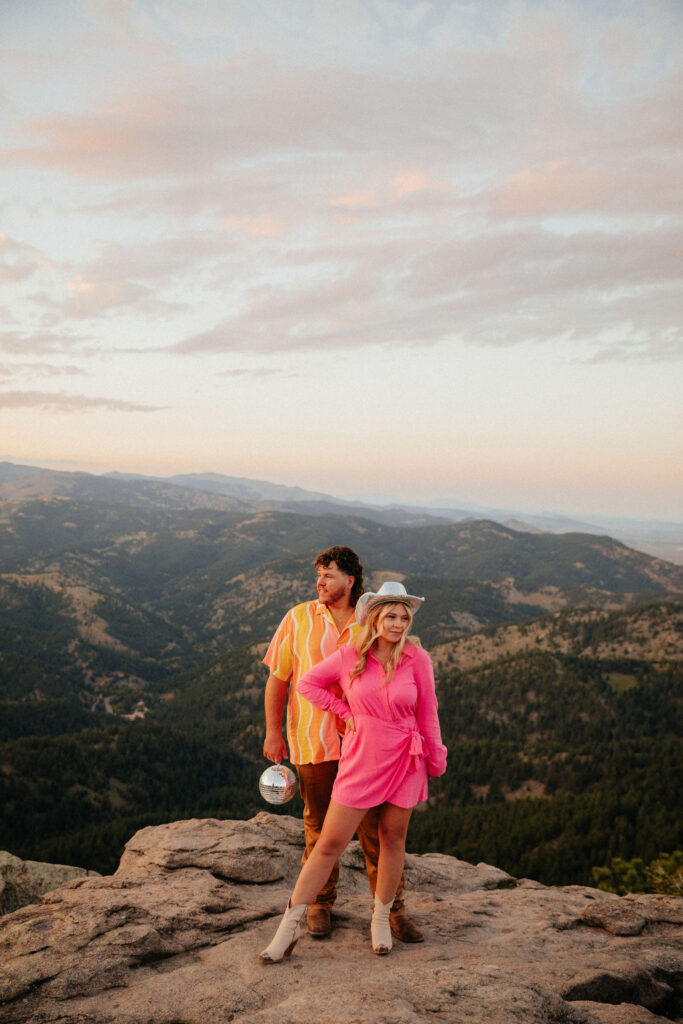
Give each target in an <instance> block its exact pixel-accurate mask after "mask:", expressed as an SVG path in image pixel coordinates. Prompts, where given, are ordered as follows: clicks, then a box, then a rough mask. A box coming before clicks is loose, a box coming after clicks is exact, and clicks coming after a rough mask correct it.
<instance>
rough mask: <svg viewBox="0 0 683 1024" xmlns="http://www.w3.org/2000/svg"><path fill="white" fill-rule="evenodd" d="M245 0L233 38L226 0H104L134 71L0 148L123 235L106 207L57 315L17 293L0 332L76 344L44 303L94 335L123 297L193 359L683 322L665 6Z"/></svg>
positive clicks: (9, 341) (643, 334)
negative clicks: (650, 12) (263, 1)
mask: <svg viewBox="0 0 683 1024" xmlns="http://www.w3.org/2000/svg"><path fill="white" fill-rule="evenodd" d="M237 6H238V7H239V10H237V9H236V10H235V11H234V12H233V15H234V17H233V18H232V19H231V23H230V33H225V32H221V31H217V27H218V28H222V27H224V11H223V9H222V5H221V4H220V3H219V2H217V0H213V2H211V3H209V4H207V5H205V8H206V9H205V10H204V11H203V12H202V13H201V14H198V15H196V16H192V17H191V16H190V9H189V8H188V7H187V6H185V5H183V4H178V3H160V4H158V5H155V9H154V17H152V16H151V14H150V9H149V7H148V6H147V5H144V4H139V3H135V2H133V0H126V3H125V4H117V3H115V2H114V0H88V5H87V9H86V13H87V16H88V17H89V18H90V19H94V22H95V24H96V25H97V26H98V30H97V31H99V26H104V27H105V29H106V30H109V29H112V32H113V40H114V41H113V42H112V47H113V49H114V50H115V51H116V53H117V54H118V56H119V57H120V58H121V59H122V60H123V59H124V57H125V63H122V64H121V67H122V68H125V69H126V70H127V71H129V72H130V74H126V75H123V73H122V72H120V73H119V76H118V77H116V76H115V77H113V78H112V79H111V85H108V84H107V82H108V79H107V76H106V75H102V76H100V77H99V78H98V81H99V82H100V83H101V85H100V87H99V91H98V92H97V93H92V94H89V95H88V98H87V101H84V100H83V99H82V98H81V100H80V102H78V103H75V102H74V103H73V104H68V103H62V106H61V108H59V107H58V106H57V104H43V106H42V108H41V109H40V110H39V111H37V112H36V113H35V114H34V115H33V116H25V117H24V118H23V120H22V123H21V124H20V125H18V126H17V129H16V131H15V135H14V138H13V140H12V141H11V142H10V143H9V144H8V145H7V148H6V149H5V151H4V153H3V155H2V157H1V158H0V159H1V160H2V161H4V164H5V166H6V167H8V168H18V169H19V170H20V171H21V172H23V170H24V169H29V170H30V169H31V168H36V167H37V168H45V167H48V168H50V169H51V174H50V181H51V183H54V187H55V190H56V192H57V194H59V186H60V185H63V184H64V183H65V182H66V183H67V187H66V188H65V190H64V192H63V193H61V194H62V195H63V196H64V197H67V196H69V195H72V193H70V191H69V189H71V188H73V183H74V181H76V183H77V188H78V200H77V202H75V203H73V207H72V213H73V215H74V217H76V216H81V217H83V216H84V215H85V216H87V217H88V218H90V217H91V216H92V219H93V220H94V221H96V223H97V225H98V229H97V230H99V229H100V227H102V230H103V232H104V231H106V225H107V224H109V228H108V230H109V232H110V234H109V236H108V237H106V234H103V235H102V236H99V235H96V233H95V229H94V228H93V229H91V230H92V237H91V253H90V254H89V255H88V256H86V257H82V258H80V259H79V260H76V261H75V260H70V261H69V262H66V261H65V262H64V265H63V266H61V267H59V268H58V274H56V276H57V277H58V278H59V280H58V281H57V282H56V283H55V285H54V287H53V288H51V289H48V288H46V287H44V288H43V290H42V291H41V292H38V291H35V292H34V293H33V295H32V301H33V303H34V305H35V306H36V307H38V309H39V313H40V328H41V329H38V330H35V331H29V330H27V329H24V330H23V331H20V330H19V329H18V327H17V330H15V331H14V332H13V331H12V330H11V324H12V322H14V323H15V324H21V325H22V327H24V328H25V320H22V318H21V315H20V312H15V314H14V320H13V321H12V320H10V319H6V321H5V323H6V324H7V325H8V330H7V331H6V332H5V335H4V341H3V340H2V339H1V338H0V348H4V350H5V351H7V352H14V353H19V352H21V351H22V349H21V347H20V345H21V343H22V341H23V342H25V344H26V345H28V346H32V347H28V348H26V349H25V351H28V352H30V351H33V352H35V353H39V352H51V351H61V350H67V349H68V347H69V346H72V347H73V346H76V345H78V344H79V343H78V342H76V341H74V340H71V341H68V340H65V341H64V343H63V346H62V345H60V343H59V342H58V340H57V339H56V330H55V336H54V338H53V336H51V335H49V334H48V333H47V332H45V331H44V328H45V326H46V324H48V323H50V324H54V325H55V328H56V325H57V324H59V327H60V328H62V329H63V330H64V333H65V334H67V333H68V331H69V329H71V328H73V330H74V332H78V330H79V329H81V327H80V323H81V321H83V320H88V321H91V322H92V331H93V334H94V335H95V334H97V333H98V332H99V330H100V324H99V323H98V320H99V319H100V318H106V320H107V322H110V323H111V322H114V323H116V322H117V318H121V320H123V318H125V317H128V316H130V318H131V322H132V319H133V318H135V319H136V322H137V324H138V327H137V329H136V334H137V335H141V334H144V333H145V326H146V325H147V324H151V325H153V326H154V327H158V323H159V321H160V319H161V317H162V316H163V319H164V323H165V324H167V325H168V332H167V337H168V338H180V340H179V341H177V342H176V343H173V344H170V345H168V344H167V345H166V346H162V345H158V344H156V342H155V348H157V349H158V350H160V351H172V352H175V353H178V354H185V355H189V354H197V355H201V354H207V355H210V354H212V353H221V352H245V353H246V352H256V353H270V352H276V351H286V350H292V351H301V350H305V349H308V348H312V347H314V346H315V347H320V348H322V349H332V348H334V347H335V346H337V345H340V344H343V345H345V346H348V347H350V348H359V347H362V346H365V345H369V344H386V343H389V342H395V343H399V344H403V345H410V346H414V347H417V346H420V345H423V344H425V343H427V344H429V343H434V342H439V341H448V340H450V339H454V338H457V339H460V340H464V341H466V342H468V343H470V344H473V345H514V344H518V343H520V342H523V341H527V340H535V341H538V342H548V341H552V340H554V339H558V338H561V337H570V338H571V339H572V342H573V343H577V344H578V343H581V344H583V343H585V344H586V345H590V344H591V338H593V342H592V344H593V346H594V348H596V349H598V350H599V351H602V349H603V348H604V347H605V345H606V344H607V343H606V342H605V341H604V336H605V335H604V332H605V331H606V330H607V329H608V327H609V326H610V325H612V326H614V325H615V324H618V325H621V326H622V327H623V329H624V330H627V331H629V332H631V333H632V334H633V336H634V337H638V338H639V339H640V340H639V342H638V344H640V345H642V346H644V348H643V351H656V350H657V346H658V345H659V344H660V341H661V339H662V338H664V337H668V334H667V332H669V331H671V330H673V329H674V327H675V325H676V324H677V323H678V322H679V308H678V303H677V300H676V294H675V288H676V287H677V281H678V277H679V275H678V269H677V266H676V260H677V258H678V257H677V255H676V253H677V247H678V243H677V241H676V230H677V227H678V223H679V221H678V220H677V218H678V217H679V216H680V186H679V181H680V167H679V153H678V141H677V124H676V110H677V109H678V105H679V102H680V99H679V97H680V81H679V79H677V78H676V76H675V75H674V74H673V70H674V68H675V62H674V61H673V59H672V52H673V49H674V48H673V44H672V41H671V40H672V38H673V35H672V33H671V32H669V31H668V28H667V26H669V27H670V26H671V25H672V24H673V23H674V22H675V21H676V20H677V19H676V18H675V17H674V15H673V14H672V13H671V12H670V11H669V9H668V7H666V5H660V6H658V13H657V18H655V19H653V18H652V17H647V18H646V17H645V16H644V15H643V14H641V12H639V11H638V10H636V9H635V8H629V10H628V11H626V12H624V11H622V12H619V13H614V12H615V10H616V9H615V8H613V7H609V9H605V10H603V9H602V8H600V10H591V12H590V16H589V14H588V11H587V9H585V10H584V9H583V8H582V13H579V10H578V8H577V9H576V10H573V9H572V8H571V5H566V4H562V3H559V4H549V5H542V6H541V7H540V8H539V7H538V5H528V4H517V3H512V4H507V5H476V4H474V5H465V6H464V7H463V5H451V4H448V3H442V2H439V0H433V2H425V3H422V4H416V5H412V6H411V7H410V9H408V8H406V5H405V4H401V3H394V2H391V0H382V3H381V4H380V3H375V4H372V5H363V4H357V5H353V9H352V12H351V13H349V12H348V11H341V10H340V8H341V7H343V5H325V4H323V5H320V4H312V3H308V2H307V0H301V2H300V3H299V2H297V3H296V4H295V5H294V8H292V6H291V5H289V4H288V5H287V6H286V10H284V11H281V12H274V11H273V12H269V13H270V17H269V19H268V24H267V25H263V26H261V25H260V24H259V22H260V21H261V20H263V19H261V18H260V16H259V13H258V11H259V10H260V8H258V6H257V7H256V8H255V11H256V14H253V13H250V11H249V10H248V9H247V8H246V7H245V8H242V6H241V5H237ZM598 7H599V5H598ZM494 8H495V9H494ZM193 14H196V12H193ZM294 25H296V26H298V29H297V30H296V31H295V29H294V27H293V26H294ZM342 25H343V27H344V28H345V29H348V35H347V34H345V32H344V31H341V27H342ZM333 29H334V31H333ZM299 31H300V32H301V35H299ZM187 32H189V36H187V38H188V39H189V40H191V44H192V45H191V47H190V48H189V49H187V48H181V47H180V46H178V45H177V40H178V39H179V38H180V37H184V36H185V35H186V33H187ZM326 32H327V33H328V35H329V34H330V33H331V35H329V38H328V36H326V35H325V33H326ZM86 36H87V38H86V37H85V36H84V39H83V41H84V42H85V43H87V44H88V45H94V43H95V42H96V41H97V39H99V41H100V45H101V37H99V36H97V33H95V35H94V36H91V35H87V34H86ZM330 39H331V40H332V42H331V41H330ZM312 43H316V44H317V43H320V45H321V46H322V49H318V48H317V46H316V45H312ZM209 44H210V45H209ZM155 47H156V49H155ZM204 47H206V49H204ZM325 47H328V49H326V48H325ZM89 52H90V51H89V50H88V49H87V46H86V49H85V50H84V60H85V61H87V60H88V59H90V58H89ZM93 52H97V51H95V50H93ZM99 52H101V51H99ZM143 52H147V53H148V55H150V62H149V63H147V64H146V63H145V62H144V61H140V60H139V59H138V58H139V57H140V55H141V54H142V53H143ZM152 54H155V56H154V60H152V57H151V55H152ZM134 58H135V59H134ZM45 59H46V60H47V59H48V58H47V56H46V57H45ZM155 62H156V63H155ZM160 69H162V70H163V72H164V73H163V74H160V73H159V70H160ZM70 201H71V202H73V200H69V199H68V198H64V199H63V202H64V203H65V204H66V206H68V204H69V202H70ZM112 214H114V215H115V221H116V222H115V224H114V222H113V220H110V219H109V218H111V215H112ZM82 223H86V222H82ZM83 230H84V231H87V229H86V228H83ZM126 232H130V240H131V241H128V242H127V241H125V234H126ZM122 238H123V239H124V240H122ZM98 239H99V240H98ZM114 239H116V241H114ZM131 242H132V244H131ZM14 244H15V246H19V245H21V244H23V243H14ZM93 249H94V250H95V255H94V256H92V250H93ZM39 256H40V254H38V255H36V254H35V251H34V250H31V249H30V247H27V249H26V251H25V252H20V251H19V249H17V250H16V254H15V256H13V257H12V260H10V265H11V267H13V268H16V267H19V268H20V269H19V270H16V269H12V270H11V273H15V274H16V273H19V274H23V275H24V277H25V282H29V283H32V282H33V280H34V276H35V275H34V271H33V270H32V269H31V268H32V267H34V266H37V265H38V263H39ZM8 308H9V303H8ZM12 308H15V307H12ZM48 317H49V318H50V319H48ZM70 321H73V323H72V324H71V323H70ZM188 325H189V326H188ZM207 325H208V326H207ZM89 327H90V324H89ZM125 327H126V329H127V333H126V336H127V337H130V330H129V329H128V328H129V322H126V323H125ZM156 337H158V334H157V335H156ZM80 344H83V343H80ZM613 344H614V349H613V351H614V353H615V358H627V349H626V348H624V347H623V345H622V346H621V347H620V345H619V344H618V343H617V342H616V341H614V342H613ZM128 351H134V350H133V349H129V350H128ZM137 351H143V349H141V348H140V349H138V350H137ZM589 355H590V353H589Z"/></svg>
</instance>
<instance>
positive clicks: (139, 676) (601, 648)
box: [0, 473, 683, 882]
mask: <svg viewBox="0 0 683 1024" xmlns="http://www.w3.org/2000/svg"><path fill="white" fill-rule="evenodd" d="M10 475H11V474H10ZM83 476H84V477H86V479H85V480H84V481H80V480H79V479H78V477H79V475H77V474H70V475H69V477H70V479H69V481H67V482H66V483H65V481H64V480H63V478H62V475H61V474H53V476H52V477H50V478H49V479H48V480H47V481H45V480H44V481H43V482H42V484H40V482H37V481H36V479H35V476H31V475H30V474H29V475H27V474H22V473H17V474H14V475H13V476H12V479H10V480H8V481H7V484H6V488H10V489H11V488H13V487H14V488H16V489H17V493H15V495H14V498H15V499H16V500H8V501H5V502H4V503H2V504H0V848H6V849H8V850H10V851H11V852H12V853H15V854H18V855H20V856H23V857H28V858H34V859H45V860H53V861H60V862H63V863H74V864H80V865H82V866H86V867H91V868H96V869H98V870H101V871H109V870H112V869H113V868H114V867H115V866H116V863H117V862H118V858H119V856H120V853H121V849H122V846H123V843H124V842H125V841H126V840H127V839H128V837H129V836H130V835H131V834H132V832H133V831H135V829H137V828H139V827H140V826H141V825H143V824H145V823H153V822H161V821H166V820H169V819H173V818H179V817H194V816H210V815H217V816H225V817H232V818H235V817H243V816H250V815H252V814H254V813H255V812H256V811H257V810H259V809H260V808H261V807H262V806H263V804H262V801H261V799H260V797H259V795H258V789H257V780H258V776H259V774H260V772H261V770H262V769H263V766H264V762H263V759H262V755H261V747H262V737H263V711H262V702H263V685H264V682H265V675H266V672H265V669H264V668H263V666H262V665H261V657H262V655H263V652H264V649H265V644H266V642H267V640H268V639H269V637H270V635H271V634H272V632H273V630H274V628H275V627H276V625H277V623H278V622H279V620H280V618H281V616H282V614H283V613H284V611H285V610H286V609H287V608H288V607H289V606H290V605H291V604H293V603H295V602H297V601H299V600H303V599H305V598H307V597H308V596H310V595H311V594H312V593H313V581H312V564H311V563H312V559H313V556H314V555H315V553H316V552H317V551H319V550H320V549H322V548H324V547H326V546H328V545H330V544H333V543H340V542H341V543H347V544H350V545H351V546H353V547H354V548H356V550H357V551H358V552H359V554H360V556H361V558H362V559H363V561H364V563H365V565H366V569H367V580H366V583H367V585H368V586H369V587H370V588H374V587H376V586H377V585H378V584H379V583H380V582H381V581H382V580H383V579H386V578H399V579H403V580H404V581H405V583H406V585H407V587H408V588H409V590H411V591H412V592H417V593H423V594H425V595H426V596H427V602H426V604H425V606H424V608H423V609H421V611H420V616H419V619H418V621H417V625H418V626H419V633H420V636H421V638H422V641H423V643H424V644H425V646H426V647H427V648H428V649H430V650H431V651H432V652H433V653H434V656H435V662H436V665H437V679H438V689H439V698H440V702H441V709H442V720H443V728H444V735H445V740H446V742H447V744H448V746H449V749H450V760H449V771H448V774H447V775H446V777H445V778H444V779H443V780H439V781H438V782H436V783H434V785H433V787H432V790H431V798H430V803H429V805H428V807H426V808H424V809H421V810H419V811H418V812H416V814H415V815H414V817H413V824H412V826H411V833H410V845H411V848H412V849H414V850H427V849H431V850H437V849H438V850H442V851H443V852H449V853H450V852H452V853H455V854H457V855H458V856H460V857H464V858H467V859H475V860H478V859H486V860H488V861H491V862H495V863H497V864H499V865H500V866H501V867H503V868H505V869H506V870H508V871H510V872H511V873H513V874H532V875H534V876H535V877H538V878H540V879H541V880H543V881H549V882H551V881H554V882H560V881H564V882H567V881H586V882H588V881H590V869H591V867H592V866H593V865H594V864H605V863H607V861H608V859H609V858H610V857H611V856H613V855H619V856H622V857H624V858H631V857H634V856H640V857H643V858H645V859H652V857H654V856H657V855H658V854H659V853H660V852H662V851H664V852H666V851H671V850H673V849H674V848H676V847H677V846H680V845H681V844H682V842H683V837H681V832H680V829H681V817H680V812H679V807H678V803H679V801H678V792H677V789H676V786H675V780H676V779H677V773H679V772H680V760H681V745H680V744H681V741H680V740H679V739H678V737H679V736H680V735H681V731H680V700H681V653H682V644H681V629H682V627H681V607H682V605H681V600H682V598H683V571H682V570H681V569H680V568H679V567H677V566H674V565H671V564H669V563H666V562H662V561H660V560H657V559H654V558H651V557H649V556H647V555H643V554H640V553H639V552H636V551H633V550H631V549H629V548H626V547H625V546H624V545H623V544H619V543H618V542H616V541H613V540H611V539H610V538H608V537H595V536H591V535H587V534H564V535H555V534H541V533H539V534H532V533H526V532H517V531H515V530H512V529H510V528H509V527H504V526H501V525H499V524H497V523H494V522H489V521H469V522H463V523H448V524H436V525H435V524H429V525H425V524H421V525H415V526H406V525H389V524H387V523H386V522H379V521H376V520H370V519H363V518H360V517H358V516H356V515H346V516H340V515H311V514H309V513H308V512H299V513H294V512H283V511H277V510H274V509H272V508H269V507H265V506H264V505H263V504H259V503H258V502H256V503H254V502H248V501H245V500H242V499H241V498H238V497H225V496H223V495H211V494H209V495H208V497H207V496H206V495H205V496H204V497H201V493H200V492H198V491H190V492H189V496H188V495H185V494H184V493H183V491H184V489H183V488H182V487H176V488H174V487H173V486H171V485H170V484H158V485H157V484H156V483H154V482H153V481H134V480H133V481H119V480H106V481H99V482H98V481H97V480H96V478H92V477H87V474H83ZM67 484H68V486H67ZM36 487H42V488H43V491H44V490H45V488H46V487H47V489H48V491H49V496H48V497H47V498H45V497H35V496H34V497H31V495H30V489H31V488H34V489H35V488H36ZM197 495H200V497H199V498H198V497H197ZM203 502H208V505H207V504H206V503H204V504H203ZM297 810H298V808H297V805H296V804H295V805H290V806H289V807H287V808H286V811H287V812H291V811H294V812H295V813H296V812H297Z"/></svg>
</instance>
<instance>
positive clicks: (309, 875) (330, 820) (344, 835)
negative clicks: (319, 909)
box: [289, 800, 407, 907]
mask: <svg viewBox="0 0 683 1024" xmlns="http://www.w3.org/2000/svg"><path fill="white" fill-rule="evenodd" d="M398 809H399V808H395V810H398ZM364 814H365V810H364V809H361V810H358V809H357V808H354V807H344V805H343V804H338V803H337V802H336V800H330V806H329V808H328V810H327V814H326V815H325V822H324V824H323V830H322V832H321V833H320V839H319V840H318V841H317V843H316V844H315V847H314V849H313V852H312V854H311V855H310V857H309V858H308V860H307V861H306V863H305V864H304V866H303V867H302V869H301V872H300V874H299V877H298V879H297V881H296V885H295V886H294V891H293V892H292V895H291V898H290V901H289V905H290V906H291V907H296V906H297V905H298V904H300V903H313V901H314V900H315V897H316V896H317V895H318V893H319V892H320V890H321V888H322V886H323V885H324V884H325V882H326V881H327V879H328V878H329V874H330V871H331V870H332V865H333V864H334V863H335V861H337V860H338V859H339V857H340V856H341V855H342V853H343V852H344V850H345V849H346V847H347V846H348V845H349V843H350V842H351V840H352V839H353V834H354V832H355V831H356V829H357V828H358V825H359V823H360V822H361V820H362V818H363V815H364ZM406 827H407V826H406ZM404 840H405V836H404ZM400 877H401V872H400V871H399V878H400ZM396 885H398V879H397V880H396Z"/></svg>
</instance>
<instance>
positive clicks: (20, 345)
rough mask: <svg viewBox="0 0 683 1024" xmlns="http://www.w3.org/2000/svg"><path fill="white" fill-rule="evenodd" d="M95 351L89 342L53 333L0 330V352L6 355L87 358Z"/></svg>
mask: <svg viewBox="0 0 683 1024" xmlns="http://www.w3.org/2000/svg"><path fill="white" fill-rule="evenodd" d="M95 351H96V349H94V348H93V347H92V343H91V341H85V340H83V339H82V338H74V337H71V336H69V335H66V334H59V333H57V332H53V331H39V330H36V331H30V330H0V352H5V353H7V355H18V356H27V355H34V356H40V355H46V354H55V353H58V352H78V354H79V355H84V356H89V355H93V354H94V352H95Z"/></svg>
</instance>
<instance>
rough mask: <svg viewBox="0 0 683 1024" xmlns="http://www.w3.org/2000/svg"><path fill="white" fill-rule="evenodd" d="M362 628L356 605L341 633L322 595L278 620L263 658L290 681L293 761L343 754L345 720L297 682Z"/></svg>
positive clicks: (313, 761)
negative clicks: (300, 689)
mask: <svg viewBox="0 0 683 1024" xmlns="http://www.w3.org/2000/svg"><path fill="white" fill-rule="evenodd" d="M360 630H361V627H360V626H359V625H358V623H357V622H356V617H355V614H354V612H353V609H351V611H350V613H349V621H348V622H347V623H346V625H345V626H344V629H343V630H342V631H341V633H339V632H338V631H337V626H336V624H335V621H334V619H333V618H332V615H331V614H330V612H329V611H328V609H327V607H326V606H325V605H324V604H320V602H319V601H307V602H305V603H304V604H298V605H296V607H294V608H291V609H290V610H289V611H288V612H287V614H286V615H285V617H284V619H283V620H282V622H281V623H280V625H279V626H278V628H277V632H276V633H275V636H274V637H273V639H272V640H271V642H270V647H269V648H268V651H267V653H266V656H265V658H264V659H263V663H264V664H265V665H267V666H268V668H269V669H270V671H271V673H272V674H273V675H274V676H277V678H278V679H282V680H283V682H288V683H289V696H288V699H287V742H288V744H289V759H290V761H291V762H292V764H319V763H320V762H321V761H338V760H339V755H340V745H339V733H340V732H342V733H343V732H344V728H345V723H344V722H343V721H342V720H341V719H340V718H337V716H336V715H333V714H332V713H331V712H329V711H321V710H320V708H316V707H315V706H314V705H313V704H311V703H309V701H307V700H306V698H305V697H302V696H300V694H298V693H297V689H296V687H297V683H298V682H299V680H300V679H301V677H302V675H303V674H304V672H308V670H309V668H312V667H313V666H314V665H317V664H318V663H319V662H321V661H322V660H323V658H327V657H328V655H330V654H334V652H335V651H336V650H337V649H338V648H339V647H344V646H346V644H349V643H353V641H354V640H356V638H357V637H358V635H359V633H360ZM339 696H341V690H340V691H339Z"/></svg>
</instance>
